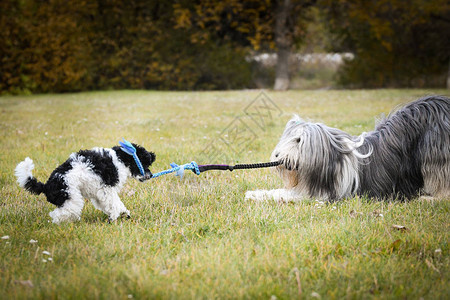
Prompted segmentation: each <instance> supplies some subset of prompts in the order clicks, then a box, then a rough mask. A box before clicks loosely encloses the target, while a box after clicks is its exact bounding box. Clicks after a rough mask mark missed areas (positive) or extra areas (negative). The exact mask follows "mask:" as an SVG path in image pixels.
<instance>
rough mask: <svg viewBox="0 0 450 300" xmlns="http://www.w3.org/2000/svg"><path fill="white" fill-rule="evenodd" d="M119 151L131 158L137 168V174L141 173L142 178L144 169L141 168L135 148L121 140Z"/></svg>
mask: <svg viewBox="0 0 450 300" xmlns="http://www.w3.org/2000/svg"><path fill="white" fill-rule="evenodd" d="M119 145H120V146H121V147H120V149H121V150H122V151H123V152H125V153H126V154H128V155H131V156H133V158H134V161H135V162H136V165H137V167H138V168H139V172H141V175H142V176H145V172H144V168H143V167H142V164H141V161H140V160H139V157H138V156H137V154H136V148H134V146H133V145H132V144H131V143H130V142H129V141H127V140H125V139H123V142H121V141H119Z"/></svg>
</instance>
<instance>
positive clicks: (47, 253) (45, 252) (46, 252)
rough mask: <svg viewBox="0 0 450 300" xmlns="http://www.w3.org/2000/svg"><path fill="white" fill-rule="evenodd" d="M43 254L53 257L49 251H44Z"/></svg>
mask: <svg viewBox="0 0 450 300" xmlns="http://www.w3.org/2000/svg"><path fill="white" fill-rule="evenodd" d="M42 254H45V255H51V254H50V252H48V251H45V250H44V251H42Z"/></svg>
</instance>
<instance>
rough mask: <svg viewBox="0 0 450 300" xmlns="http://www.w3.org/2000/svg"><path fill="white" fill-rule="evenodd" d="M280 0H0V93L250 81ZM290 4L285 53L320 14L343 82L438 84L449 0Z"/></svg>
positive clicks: (269, 46) (448, 47) (270, 42)
mask: <svg viewBox="0 0 450 300" xmlns="http://www.w3.org/2000/svg"><path fill="white" fill-rule="evenodd" d="M281 1H283V0H264V1H259V0H247V1H238V0H222V1H217V0H193V1H189V0H180V1H175V2H174V1H168V0H161V1H147V0H130V1H119V0H102V1H99V0H5V1H1V2H0V28H1V30H0V60H1V61H0V93H13V94H14V93H27V92H31V93H46V92H71V91H82V90H97V89H101V90H105V89H163V90H168V89H173V90H198V89H239V88H252V87H255V83H254V82H255V80H254V76H255V72H258V70H260V69H259V68H258V66H256V65H255V62H251V60H249V59H248V57H249V56H251V55H254V54H257V53H261V52H276V51H277V45H276V43H275V31H274V27H275V24H276V20H275V19H276V10H277V7H278V6H279V4H280V3H281ZM289 2H290V5H291V6H290V7H291V8H292V9H290V15H289V16H288V18H287V23H288V24H287V25H288V27H289V35H290V36H289V39H288V40H289V41H290V43H291V46H290V48H291V49H290V50H291V51H298V50H301V49H302V47H305V46H308V45H305V40H308V39H307V38H306V39H305V37H306V36H307V35H308V30H307V29H308V28H309V26H310V25H311V24H315V23H317V22H320V23H322V24H323V26H320V27H317V28H323V32H321V34H320V35H321V36H324V35H326V36H327V39H328V40H329V43H328V45H327V47H324V49H323V50H329V51H349V52H352V53H354V54H355V59H354V60H352V61H348V62H347V63H346V64H345V65H344V66H343V68H342V69H341V71H340V73H339V80H340V83H341V84H342V85H343V86H346V87H386V86H419V87H424V86H443V85H444V83H443V80H445V77H446V73H447V71H448V67H449V60H450V54H449V53H450V42H449V41H450V39H449V35H448V33H449V32H450V25H449V24H450V20H449V18H448V16H449V15H450V13H449V12H450V6H449V4H448V1H444V0H433V1H425V0H412V1H401V0H393V1H363V0H340V1H331V0H317V1H314V0H291V1H289ZM309 9H314V10H315V11H316V12H317V11H318V12H319V13H318V14H316V15H317V16H320V17H318V18H310V16H311V14H308V12H307V10H309ZM313 38H314V36H313ZM246 58H247V59H246Z"/></svg>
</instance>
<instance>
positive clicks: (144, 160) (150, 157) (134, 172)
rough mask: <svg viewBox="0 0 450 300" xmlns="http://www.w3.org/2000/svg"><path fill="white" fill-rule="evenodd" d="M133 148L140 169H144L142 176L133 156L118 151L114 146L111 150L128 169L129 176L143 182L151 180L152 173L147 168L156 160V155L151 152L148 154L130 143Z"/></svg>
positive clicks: (143, 149) (140, 147) (142, 148)
mask: <svg viewBox="0 0 450 300" xmlns="http://www.w3.org/2000/svg"><path fill="white" fill-rule="evenodd" d="M132 145H133V147H134V148H135V149H136V155H137V157H138V158H139V160H140V161H141V164H142V167H143V168H144V176H142V174H141V172H140V171H139V167H138V166H137V164H136V162H135V161H134V158H133V156H131V155H129V154H127V153H125V152H124V151H122V150H121V149H120V147H118V146H116V147H114V148H113V149H114V150H115V151H116V153H117V156H118V157H119V159H120V160H121V161H122V162H123V163H124V164H125V166H127V168H128V169H130V172H131V176H132V177H134V178H136V179H138V180H139V181H145V180H148V179H150V178H152V172H150V169H149V167H150V166H151V165H152V163H153V162H154V161H155V159H156V155H155V153H153V152H148V151H147V150H145V148H144V147H142V146H139V145H137V144H134V143H132Z"/></svg>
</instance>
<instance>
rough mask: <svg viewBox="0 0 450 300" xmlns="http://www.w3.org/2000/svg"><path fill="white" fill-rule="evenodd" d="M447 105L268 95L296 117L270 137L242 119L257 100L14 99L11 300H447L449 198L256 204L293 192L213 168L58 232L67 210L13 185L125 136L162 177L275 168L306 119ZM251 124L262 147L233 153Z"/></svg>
mask: <svg viewBox="0 0 450 300" xmlns="http://www.w3.org/2000/svg"><path fill="white" fill-rule="evenodd" d="M434 93H438V94H447V95H448V91H446V90H440V91H436V90H434V91H429V90H427V91H425V90H376V91H304V92H300V91H289V92H267V93H266V95H267V96H268V97H270V99H271V100H272V101H273V102H274V103H276V105H277V107H278V108H279V109H280V110H281V111H282V112H283V114H282V115H281V116H280V117H276V118H275V117H273V118H270V117H269V115H267V116H266V119H265V121H267V122H265V123H264V126H263V127H258V126H255V124H254V123H252V121H251V120H250V119H249V118H248V117H247V116H246V115H245V114H244V112H243V111H244V109H245V108H246V107H247V105H249V103H252V100H254V99H258V95H259V92H258V91H239V92H143V91H123V92H95V93H80V94H66V95H40V96H27V97H1V98H0V113H1V119H0V129H1V131H0V134H1V141H2V142H1V145H0V149H1V151H0V237H3V236H9V239H2V240H0V290H1V291H2V292H1V293H0V298H1V299H26V298H33V299H83V298H87V299H129V298H134V299H148V298H157V299H159V298H161V299H190V298H194V299H198V298H208V299H211V298H220V299H224V298H225V299H226V298H247V299H248V298H257V299H275V298H276V299H292V298H293V299H296V298H302V299H310V298H312V299H315V298H322V299H342V298H347V299H399V298H401V299H421V298H423V299H448V298H449V296H450V285H449V245H448V242H449V232H450V228H449V209H450V205H449V201H448V200H449V199H446V200H441V201H422V200H414V201H412V202H409V203H390V202H371V201H368V200H366V199H357V198H356V199H347V200H344V201H341V202H339V203H335V204H330V205H327V204H323V203H320V202H318V201H316V200H314V199H313V200H310V201H305V202H303V203H296V204H277V203H273V202H265V203H254V202H245V201H243V200H244V199H243V196H244V193H245V191H246V190H249V189H256V188H278V187H280V185H281V182H280V180H279V179H278V178H277V176H276V175H275V174H274V173H273V172H272V171H271V170H267V169H265V170H252V171H235V172H233V173H230V172H216V171H211V172H207V173H204V174H201V175H200V176H196V175H194V174H192V173H189V174H186V175H185V178H184V179H183V180H182V181H180V180H179V179H178V178H175V177H174V176H172V175H168V176H164V177H160V178H158V179H155V180H151V181H149V182H146V183H139V182H136V181H132V180H130V181H129V182H128V183H127V184H126V186H125V188H124V190H123V191H122V193H121V198H122V200H123V202H124V203H125V205H126V206H127V208H128V209H129V210H130V211H131V212H132V219H130V220H118V221H117V222H115V223H112V224H108V222H107V218H106V216H105V215H103V214H102V213H101V212H100V211H98V210H95V209H94V208H93V206H92V204H90V203H86V206H85V208H84V211H83V215H82V219H81V221H80V222H76V223H72V224H62V225H60V226H56V225H54V224H52V223H51V222H49V216H48V213H49V212H50V211H51V210H52V209H53V206H52V205H51V204H49V203H47V202H46V201H45V198H44V196H34V195H31V194H28V193H26V192H25V191H23V190H21V189H20V188H19V187H18V185H17V184H16V182H15V178H14V176H13V170H14V168H15V165H16V164H17V163H18V162H20V161H21V160H23V159H24V158H25V157H26V156H30V157H31V158H33V160H34V161H35V165H36V169H35V170H34V174H35V176H36V177H37V178H38V179H40V180H42V181H44V180H45V179H46V178H47V177H48V176H49V174H50V173H51V171H52V170H53V169H54V168H55V167H56V166H57V165H58V164H60V163H62V162H63V161H64V160H65V159H67V157H68V155H69V154H70V153H71V152H73V151H76V150H78V149H80V148H83V149H84V148H91V147H95V146H105V147H109V146H113V145H115V144H116V143H117V142H118V140H119V139H120V138H122V137H125V138H126V139H128V140H130V141H133V142H137V143H139V144H142V145H144V146H145V147H147V148H149V149H151V150H153V151H154V152H155V153H156V154H157V161H156V162H155V164H154V165H153V167H152V170H153V171H154V172H156V171H160V170H163V169H166V168H168V167H169V163H170V162H172V161H175V162H177V163H186V162H189V161H191V160H196V161H198V162H199V163H212V162H216V161H217V162H220V158H221V157H225V156H226V157H227V158H228V159H230V161H233V162H256V161H266V160H267V159H268V157H269V156H270V153H271V150H272V149H273V148H274V146H275V144H276V143H277V140H278V138H279V136H280V135H281V132H282V130H283V128H284V125H285V123H286V121H287V120H288V119H289V117H290V116H291V114H292V113H298V114H300V115H301V116H302V117H304V118H306V119H310V120H314V121H319V122H324V123H326V124H327V125H329V126H335V127H339V128H341V129H343V130H346V131H348V132H350V133H352V134H360V133H361V132H362V131H369V130H371V129H372V128H373V124H374V119H375V117H376V116H379V115H380V114H381V113H388V112H389V111H390V110H391V109H393V108H394V107H396V106H397V105H399V104H401V103H405V102H408V101H410V100H413V99H415V98H417V97H419V96H422V95H425V94H434ZM272 112H273V113H274V114H275V111H272ZM236 117H240V118H239V119H238V120H240V121H243V122H244V123H245V124H247V125H248V127H250V129H251V132H252V133H253V135H251V138H252V140H251V143H248V141H249V140H250V139H248V138H247V137H245V138H243V139H239V138H238V139H235V141H237V145H239V147H238V148H233V149H229V148H227V147H226V145H225V144H224V143H223V142H222V140H227V139H232V137H230V135H232V134H233V131H232V130H226V129H227V128H228V129H230V128H232V126H231V127H230V126H229V125H230V124H232V122H233V120H236V119H235V118H236ZM240 121H239V122H240ZM239 122H237V123H235V124H240V125H239V126H240V127H242V126H243V125H242V123H239ZM239 134H241V135H242V134H244V135H245V134H248V132H244V133H242V132H240V133H239ZM220 138H222V139H220ZM208 145H214V146H215V148H214V149H215V150H217V151H216V152H215V153H216V154H217V153H219V154H218V155H217V156H214V155H213V153H214V151H209V150H208V149H209V148H208ZM205 149H207V151H205ZM393 225H402V226H405V229H396V228H394V227H393ZM30 240H36V241H37V243H30ZM43 251H48V252H49V253H50V255H48V254H44V253H43ZM49 258H51V259H52V260H49Z"/></svg>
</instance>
